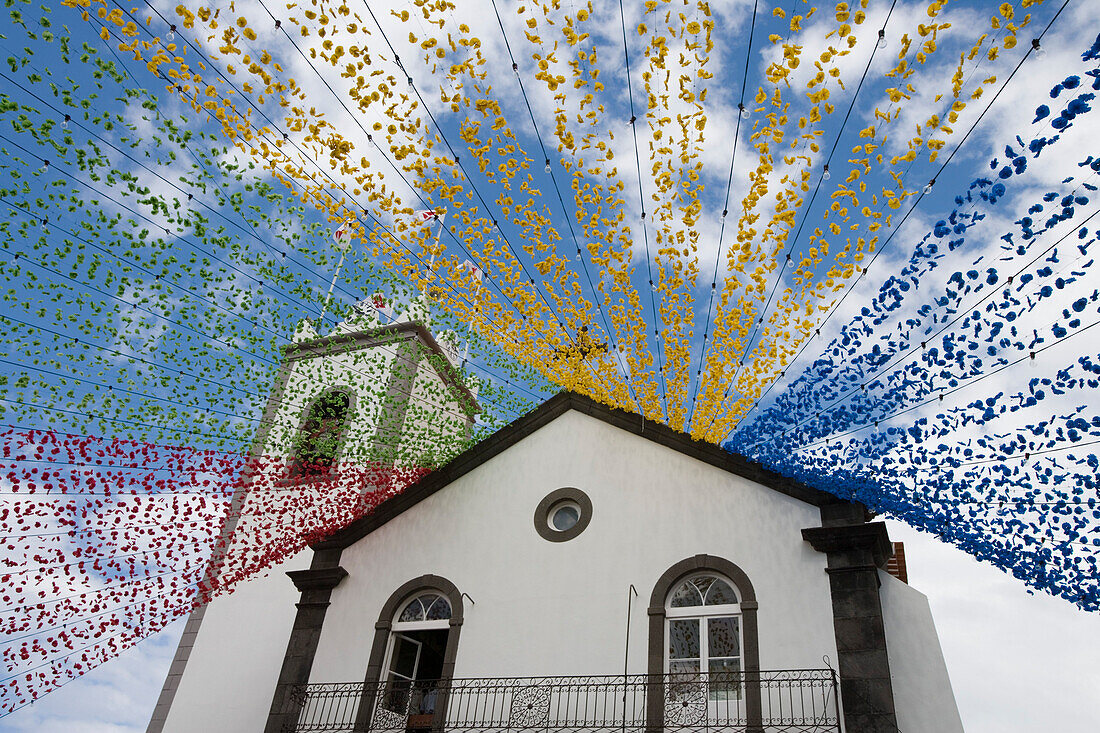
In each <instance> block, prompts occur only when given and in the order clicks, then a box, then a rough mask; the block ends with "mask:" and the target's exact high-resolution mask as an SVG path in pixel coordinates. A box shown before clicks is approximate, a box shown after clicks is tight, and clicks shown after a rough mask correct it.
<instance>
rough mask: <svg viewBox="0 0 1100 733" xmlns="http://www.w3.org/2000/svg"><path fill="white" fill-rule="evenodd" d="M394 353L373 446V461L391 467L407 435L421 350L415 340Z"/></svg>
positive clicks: (405, 342)
mask: <svg viewBox="0 0 1100 733" xmlns="http://www.w3.org/2000/svg"><path fill="white" fill-rule="evenodd" d="M393 353H394V356H393V367H392V368H391V369H390V373H389V381H388V382H387V383H386V393H385V395H384V396H383V397H382V405H381V408H380V409H379V410H378V424H377V427H376V428H375V431H374V440H373V444H372V445H371V458H372V459H375V460H379V461H380V462H381V463H383V464H384V465H387V466H392V465H394V463H395V462H396V461H397V454H398V452H399V451H400V449H401V436H402V435H403V434H404V432H405V431H404V428H405V416H406V415H407V414H408V412H409V400H411V399H412V393H413V387H414V385H415V383H416V374H417V372H418V371H419V370H420V349H419V344H418V343H417V341H416V339H415V338H406V339H404V340H402V341H399V342H397V343H396V344H395V345H394V351H393ZM364 488H365V489H367V490H370V489H371V487H364Z"/></svg>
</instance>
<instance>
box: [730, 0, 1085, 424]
mask: <svg viewBox="0 0 1100 733" xmlns="http://www.w3.org/2000/svg"><path fill="white" fill-rule="evenodd" d="M1069 2H1070V0H1064V2H1063V3H1062V6H1061V7H1060V8H1059V9H1058V11H1057V13H1055V15H1054V18H1052V19H1051V21H1050V23H1048V24H1047V26H1046V28H1045V29H1044V30H1043V31H1042V32H1041V33H1040V34H1039V36H1038V39H1037V40H1040V41H1041V40H1042V37H1043V35H1044V34H1046V32H1047V31H1048V30H1050V27H1051V25H1053V23H1054V21H1055V20H1056V19H1057V18H1058V15H1060V14H1061V12H1062V10H1064V9H1065V8H1066V6H1067V5H1068V4H1069ZM1033 50H1034V47H1029V48H1028V49H1027V50H1026V52H1025V53H1024V55H1023V56H1022V57H1021V58H1020V61H1019V62H1018V63H1017V64H1016V67H1015V68H1014V69H1013V70H1012V72H1011V73H1010V74H1009V75H1008V78H1007V79H1005V81H1004V83H1003V84H1001V86H1000V88H999V89H998V90H997V92H996V93H995V94H994V95H993V98H992V99H990V100H989V104H987V105H986V106H985V108H984V109H983V110H982V111H981V113H980V114H979V115H978V117H977V119H975V120H974V122H973V124H971V126H970V128H969V129H968V130H967V131H966V133H965V134H964V135H963V137H962V139H960V140H959V142H958V144H956V145H955V147H954V150H952V152H951V153H950V155H948V157H947V159H946V160H945V161H944V162H943V164H941V165H940V167H939V169H938V170H937V172H936V174H935V175H934V176H933V177H932V183H935V181H936V180H937V179H938V178H939V177H940V176H941V175H942V174H943V171H944V169H946V168H947V164H948V163H950V162H951V160H952V158H954V156H955V153H957V152H958V150H959V149H960V148H961V147H962V145H963V143H965V142H966V140H967V139H968V138H969V137H970V133H972V132H973V131H974V129H975V128H976V127H977V126H978V124H979V123H980V122H981V121H982V119H983V118H984V117H985V115H986V113H987V112H989V110H990V109H991V108H992V107H993V104H994V103H995V102H996V101H997V99H998V97H1000V95H1001V93H1002V92H1003V91H1004V90H1005V88H1007V87H1008V84H1009V83H1010V82H1011V81H1012V79H1013V77H1015V75H1016V72H1018V71H1019V70H1020V67H1022V66H1023V64H1024V62H1025V61H1026V60H1027V58H1028V56H1030V55H1031V53H1032V51H1033ZM924 197H925V193H924V189H922V190H921V191H920V192H919V193H918V194H917V196H916V198H915V200H914V201H913V204H912V206H910V207H909V210H908V211H906V212H905V215H904V216H903V217H902V218H901V221H899V222H898V224H897V225H896V226H895V227H893V229H892V231H891V232H890V235H889V236H888V237H887V238H886V240H885V241H884V242H883V243H882V245H880V246H879V247H877V248H876V249H875V253H874V255H872V257H871V260H870V261H869V262H868V263H867V264H866V265H865V266H864V267H862V268H861V269H860V271H859V274H858V275H857V276H856V278H855V279H854V280H852V281H851V282H850V283H847V284H846V285H845V286H844V292H843V293H842V294H841V297H840V299H839V301H836V302H834V303H833V304H832V305H831V306H830V308H829V310H828V312H827V313H826V314H825V318H824V320H822V321H821V322H820V323H819V324H818V325H817V330H816V332H817V333H820V332H821V329H822V328H824V326H825V325H826V324H827V323H828V322H829V320H830V319H831V318H832V317H833V315H835V314H836V313H837V312H838V310H839V308H840V306H841V305H842V304H843V303H844V301H845V300H846V299H847V297H848V295H850V294H851V293H852V292H853V290H854V289H855V286H856V285H857V284H858V283H859V281H860V280H862V279H863V277H864V276H865V275H866V274H867V271H868V270H869V269H870V268H871V265H873V264H874V262H875V260H877V259H878V257H879V255H881V254H882V252H883V250H885V249H886V246H887V245H888V244H889V243H890V241H891V240H893V238H894V236H895V235H896V234H897V233H898V232H899V231H900V230H901V227H902V225H903V224H904V223H905V221H906V220H907V219H908V218H909V216H910V215H911V214H912V213H913V211H914V210H915V209H916V208H917V206H918V205H919V204H920V202H921V200H923V199H924ZM811 341H812V339H809V338H807V339H806V340H805V341H803V343H802V346H801V347H800V348H799V350H798V352H797V353H795V355H794V356H793V357H792V358H791V360H790V361H789V362H787V367H786V369H789V368H790V367H791V365H792V364H794V363H795V362H796V361H797V360H798V358H799V357H800V356H801V355H802V354H803V353H804V352H805V351H806V348H807V347H808V346H809V344H810V343H811ZM786 369H785V370H784V371H786ZM777 381H778V380H772V382H771V384H769V385H768V388H767V390H766V391H765V392H764V393H763V394H761V395H760V397H758V398H757V399H756V400H755V401H754V403H753V405H752V406H750V408H749V409H748V410H747V411H746V413H745V415H744V416H742V418H741V419H740V420H739V421H738V423H737V424H735V425H734V426H732V427H731V428H730V430H729V431H728V432H727V433H726V438H728V437H729V435H730V434H731V433H732V432H733V431H734V430H736V429H737V425H738V424H741V423H743V422H744V421H745V420H746V419H747V418H748V416H749V414H750V413H751V412H752V411H753V410H754V409H756V407H757V406H758V405H760V404H761V403H762V401H763V399H764V397H766V396H767V394H768V392H770V391H771V389H772V387H773V386H774V385H775V384H776V382H777Z"/></svg>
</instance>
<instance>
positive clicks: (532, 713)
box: [283, 669, 840, 733]
mask: <svg viewBox="0 0 1100 733" xmlns="http://www.w3.org/2000/svg"><path fill="white" fill-rule="evenodd" d="M283 699H284V700H285V701H286V707H285V709H284V718H283V720H284V721H285V724H284V727H283V730H284V731H287V733H351V732H367V731H369V732H371V733H374V732H377V733H396V732H397V731H402V732H405V731H425V732H435V733H442V732H444V731H545V732H546V733H552V732H554V731H568V732H569V733H575V732H588V731H591V732H592V733H613V732H614V731H622V732H623V733H625V731H628V730H629V731H642V730H644V731H648V732H649V733H657V732H659V731H661V730H664V729H668V730H674V731H678V732H680V733H688V732H689V731H705V732H707V733H710V732H712V731H713V733H733V732H734V731H745V732H746V733H799V732H805V733H810V732H814V733H816V732H818V731H839V730H840V728H839V724H838V722H837V721H838V717H839V715H838V704H837V680H836V675H835V673H834V672H833V671H832V670H830V669H802V670H779V671H762V672H741V673H729V672H726V673H722V674H720V675H719V674H712V675H707V674H669V675H663V676H648V675H631V676H622V675H619V676H605V677H508V678H479V679H453V680H437V681H429V682H423V681H416V682H412V683H409V682H402V683H400V684H386V683H380V684H377V685H364V684H363V683H339V684H314V685H296V686H293V687H292V688H291V689H290V690H289V694H288V695H286V696H285V697H284V698H283Z"/></svg>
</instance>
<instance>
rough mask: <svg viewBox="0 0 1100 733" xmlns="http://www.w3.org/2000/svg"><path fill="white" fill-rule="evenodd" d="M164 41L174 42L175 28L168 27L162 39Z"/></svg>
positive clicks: (172, 26)
mask: <svg viewBox="0 0 1100 733" xmlns="http://www.w3.org/2000/svg"><path fill="white" fill-rule="evenodd" d="M164 40H166V41H168V42H169V43H171V42H172V41H174V40H176V26H174V25H171V26H168V34H167V35H166V36H165V37H164Z"/></svg>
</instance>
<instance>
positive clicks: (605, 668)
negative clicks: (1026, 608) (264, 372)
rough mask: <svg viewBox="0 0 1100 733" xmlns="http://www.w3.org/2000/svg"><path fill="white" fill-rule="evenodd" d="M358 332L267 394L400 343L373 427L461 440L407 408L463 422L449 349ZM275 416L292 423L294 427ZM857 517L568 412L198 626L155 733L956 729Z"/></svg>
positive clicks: (283, 569) (390, 506)
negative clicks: (426, 386) (428, 406)
mask: <svg viewBox="0 0 1100 733" xmlns="http://www.w3.org/2000/svg"><path fill="white" fill-rule="evenodd" d="M364 325H365V326H366V327H365V328H364V329H363V330H362V331H359V332H356V331H349V330H348V329H346V328H345V329H344V332H340V333H337V334H334V335H330V336H327V337H324V338H309V339H307V340H303V341H302V342H301V343H297V344H294V345H292V346H290V347H288V348H287V354H286V361H285V363H284V370H283V372H282V375H281V377H280V379H281V386H278V387H277V388H276V393H278V392H279V391H280V389H285V388H286V386H287V385H289V384H293V383H294V381H295V380H299V382H301V384H302V385H304V387H303V388H304V389H307V391H308V388H309V384H310V382H309V380H310V379H315V380H316V379H318V378H317V377H316V375H317V374H319V373H320V372H319V371H318V370H319V369H322V370H323V369H334V370H336V371H337V372H339V370H340V369H342V368H344V367H341V365H340V363H337V362H334V361H332V359H333V358H335V357H330V356H329V355H328V354H330V353H331V352H330V351H328V350H326V349H325V348H323V347H324V346H325V344H326V343H329V342H328V341H327V340H331V339H343V341H342V342H341V343H344V344H345V345H346V346H347V347H348V348H352V349H362V351H363V353H367V352H368V351H369V350H370V349H371V348H375V347H376V346H377V344H379V343H382V341H380V340H379V337H380V336H381V335H384V334H390V335H393V334H396V333H399V334H401V335H402V340H401V343H405V344H406V346H405V347H403V348H406V349H407V351H406V356H407V357H408V358H407V359H406V363H411V364H413V365H414V366H415V367H416V368H415V369H413V370H412V371H411V372H409V371H408V370H406V373H405V374H404V376H403V377H401V379H404V380H405V382H404V384H405V385H406V389H405V390H404V391H402V390H400V389H393V388H392V384H393V382H394V378H393V371H394V370H396V369H397V366H396V364H397V360H394V361H393V363H392V364H390V365H389V366H385V365H384V366H383V371H384V372H385V373H386V374H387V375H388V378H389V381H388V382H387V384H389V385H390V387H389V388H387V390H386V399H397V400H398V402H400V399H401V395H402V394H404V395H405V398H404V399H405V405H404V408H403V409H402V408H400V405H399V406H398V408H397V409H395V408H394V407H393V406H392V405H391V406H389V407H386V408H385V409H386V411H387V413H391V414H398V415H400V416H401V421H403V422H402V424H401V425H397V426H392V425H391V426H390V427H389V428H388V429H390V430H396V431H398V433H400V432H401V431H404V432H408V428H409V423H410V421H413V420H420V421H426V422H427V423H430V424H434V425H437V430H438V431H444V432H445V431H452V432H454V431H459V432H460V431H462V430H466V429H468V425H469V421H463V420H460V419H456V420H451V421H450V422H448V421H447V420H442V421H434V422H433V420H432V419H431V416H425V415H414V412H415V411H414V410H411V409H409V408H410V402H409V400H411V399H412V397H411V395H414V394H416V385H417V384H419V383H420V381H423V380H428V381H430V380H437V381H438V382H439V384H441V385H443V386H444V387H445V389H443V390H442V391H432V390H426V391H424V392H423V395H424V399H428V395H432V394H435V395H440V394H442V395H445V398H444V399H445V400H451V401H450V402H448V404H447V405H446V406H445V407H446V412H447V413H448V414H452V415H453V414H464V413H462V410H464V409H468V408H469V406H470V398H472V397H473V393H472V392H471V391H470V390H469V389H467V387H466V386H465V385H464V384H463V383H462V382H461V381H460V380H459V379H457V376H456V375H457V374H458V372H457V370H454V369H453V368H452V367H451V361H452V360H453V359H454V358H455V354H454V352H453V351H451V352H450V353H447V351H446V350H445V349H443V348H441V347H440V346H439V345H438V344H437V343H436V342H435V340H434V339H433V338H432V337H431V335H430V334H429V333H428V332H427V330H426V329H424V328H423V327H421V326H419V324H410V323H408V322H405V323H398V324H393V325H389V326H381V325H378V324H364ZM307 336H310V337H312V336H313V335H312V334H307ZM387 343H390V344H391V345H392V343H393V340H392V339H391V340H390V341H388V342H387ZM349 344H350V345H349ZM410 349H411V350H410ZM341 353H346V351H344V352H341ZM371 358H374V357H373V356H372V357H371ZM444 359H446V361H443V360H444ZM322 363H323V366H322ZM303 375H307V376H303ZM308 375H314V376H312V377H310V376H308ZM302 380H304V381H302ZM338 381H339V383H340V384H341V385H343V387H342V389H345V390H347V391H348V392H349V393H350V394H349V397H348V398H347V405H348V409H347V410H346V411H345V412H346V419H345V420H344V422H343V423H342V424H341V425H339V426H338V427H337V429H336V430H337V433H338V438H339V440H338V441H337V444H338V448H337V451H336V453H335V454H333V455H332V456H331V457H330V458H331V459H332V460H334V461H339V460H341V459H342V456H345V455H350V453H349V442H350V441H358V442H359V443H360V444H364V443H366V442H369V441H371V440H375V441H377V440H378V436H379V430H378V429H377V426H378V425H379V424H380V422H379V419H378V413H377V410H380V409H382V407H381V406H374V407H367V406H365V405H364V404H363V403H362V400H359V401H358V402H356V399H357V395H356V394H355V393H356V379H355V378H354V376H353V375H350V374H343V375H342V376H340V377H339V379H338ZM327 393H328V391H326V389H325V388H324V385H323V384H321V382H319V381H318V382H317V383H316V385H315V389H314V390H313V394H312V395H311V398H310V399H312V400H318V399H321V398H322V396H323V395H325V394H327ZM341 399H343V398H341ZM307 402H308V400H307ZM272 404H273V405H274V404H275V403H272ZM341 404H343V403H341ZM352 405H354V407H352ZM463 405H465V406H466V407H463ZM272 409H273V410H275V412H278V410H279V409H286V410H292V408H290V407H285V408H280V407H278V406H275V407H271V406H269V412H270V411H271V410H272ZM475 409H476V408H475ZM372 410H374V412H372ZM341 414H342V415H344V414H345V413H341ZM276 417H277V416H276ZM284 418H285V419H283V420H282V421H281V422H280V420H279V419H275V420H273V421H272V424H273V425H279V424H289V425H299V426H302V427H301V428H300V429H302V430H308V429H309V424H310V423H309V420H310V418H309V413H308V408H306V411H305V412H303V410H302V408H300V407H299V408H296V411H295V412H294V413H293V414H287V415H285V416H284ZM469 419H470V420H472V413H470V418H469ZM357 420H358V421H363V420H365V421H373V422H372V423H371V424H372V425H373V426H375V427H373V428H371V429H369V430H368V429H364V426H363V425H362V424H360V425H356V424H355V423H356V421H357ZM439 434H440V435H442V433H439ZM258 442H259V443H260V444H262V445H264V446H266V447H265V449H266V450H278V449H279V445H282V446H283V447H284V448H285V447H286V446H287V445H292V444H293V436H292V435H289V434H288V435H279V434H277V431H274V430H273V431H271V432H270V433H266V434H264V435H261V436H260V440H259V441H258ZM393 442H394V443H395V444H400V443H401V440H400V438H396V439H394V440H393ZM277 444H278V445H277ZM406 457H407V456H406ZM388 460H404V458H402V457H400V456H392V455H391V456H389V458H388ZM868 520H869V517H868V515H867V512H866V510H865V509H864V507H863V506H862V505H859V504H853V503H849V502H845V501H842V500H839V499H837V498H835V497H833V496H830V495H828V494H825V493H822V492H819V491H817V490H814V489H811V488H809V487H807V486H804V485H801V484H799V483H797V482H794V481H791V480H789V479H786V478H784V477H782V476H779V475H777V474H774V473H772V472H770V471H768V470H766V469H764V468H763V467H761V466H759V465H757V464H753V463H751V462H749V461H747V460H745V459H743V458H741V457H739V456H737V455H733V454H730V453H728V452H726V451H723V450H721V449H720V448H718V447H716V446H712V445H708V444H705V443H700V442H697V441H693V440H692V439H691V438H690V437H688V436H686V435H684V434H681V433H678V432H676V431H673V430H671V429H670V428H668V427H665V426H662V425H658V424H654V423H652V422H648V421H645V420H644V419H643V418H641V417H640V416H638V415H634V414H630V413H627V412H624V411H621V410H617V409H611V408H608V407H605V406H603V405H600V404H597V403H595V402H593V401H592V400H589V399H587V398H585V397H581V396H578V395H575V394H571V393H562V394H559V395H557V396H555V397H553V398H551V399H550V400H548V401H547V402H545V403H544V404H542V405H541V406H540V407H538V408H537V409H535V410H533V411H532V412H530V413H528V414H526V415H523V416H522V417H520V418H518V419H517V420H516V421H515V422H513V423H512V424H510V425H509V426H507V427H505V428H502V429H501V430H499V431H497V432H496V433H494V434H493V435H491V436H490V437H488V438H486V439H484V440H482V441H480V442H478V443H476V444H474V445H472V446H470V447H469V448H468V449H466V450H465V451H464V452H462V453H461V454H459V455H458V456H457V457H454V458H452V459H451V460H449V461H448V462H446V463H445V464H444V465H442V466H441V467H439V468H437V469H436V470H434V471H432V472H430V473H428V474H427V475H425V476H423V477H422V478H421V479H420V480H419V481H417V482H416V483H415V484H413V485H412V486H411V487H409V488H408V489H407V490H405V491H404V492H403V493H401V494H399V495H397V496H395V497H393V498H391V499H389V500H387V501H385V502H383V503H382V504H381V505H379V506H378V507H377V508H376V509H375V510H374V511H373V512H371V513H369V514H368V515H366V516H364V517H362V518H360V519H358V520H356V521H354V522H352V523H351V524H350V525H348V526H346V527H345V528H343V529H341V530H339V531H337V532H335V533H334V534H332V535H330V536H328V537H326V538H325V539H323V540H322V541H320V542H317V543H315V544H314V545H313V546H312V547H311V548H310V549H309V550H306V551H304V552H302V553H300V554H299V555H297V556H296V557H294V558H292V559H290V560H288V561H287V562H285V563H284V564H283V565H282V566H280V567H278V568H276V569H274V570H272V572H270V573H268V574H266V575H265V576H264V577H257V578H253V579H251V580H248V581H246V582H244V583H242V584H241V585H240V586H239V587H238V588H237V589H236V590H235V591H234V592H233V593H231V594H229V595H225V596H220V597H217V598H216V599H215V600H214V601H212V602H211V603H209V604H208V605H207V606H205V607H204V608H202V609H200V611H199V612H196V613H195V614H193V616H192V618H191V619H190V621H189V622H188V625H187V628H186V630H185V632H184V635H183V638H182V639H181V642H180V647H179V649H178V651H177V654H176V659H175V661H174V663H173V665H172V668H171V670H170V672H169V676H168V679H167V681H166V682H165V687H164V691H163V692H162V694H161V698H160V700H159V702H158V705H157V708H156V710H155V711H154V714H153V719H152V721H151V723H150V725H149V731H151V732H153V733H158V732H160V731H165V732H168V733H183V732H191V731H204V732H207V731H209V732H217V731H225V732H227V733H228V732H234V733H237V732H252V731H254V732H255V733H260V732H261V731H266V732H267V733H280V732H283V731H286V732H287V733H305V732H306V731H332V732H334V733H335V732H337V731H385V732H386V733H397V732H404V731H425V732H428V731H431V732H432V733H435V732H436V731H439V732H442V731H475V730H476V731H505V730H507V731H513V730H531V731H606V732H607V733H612V731H623V732H624V733H625V731H626V730H628V729H629V730H634V731H639V730H642V729H644V730H645V731H647V733H658V732H659V731H662V730H665V729H669V730H673V731H679V730H691V731H704V730H706V731H746V732H762V731H769V732H771V731H828V730H832V731H848V733H861V732H863V731H875V732H877V731H891V732H896V731H899V730H900V731H904V732H905V733H919V732H921V731H924V732H927V733H932V732H935V733H950V732H952V731H961V730H962V724H961V722H960V719H959V714H958V710H957V707H956V704H955V700H954V696H953V693H952V690H951V685H950V682H949V679H948V674H947V669H946V666H945V664H944V660H943V656H942V653H941V651H940V645H939V641H938V637H937V635H936V630H935V627H934V625H933V621H932V616H931V613H930V611H929V608H928V603H927V600H926V598H925V597H924V596H923V595H922V594H920V593H919V592H918V591H916V590H915V589H913V588H911V587H909V586H908V585H907V584H906V583H904V582H902V581H901V580H899V579H898V578H896V577H894V576H893V575H891V574H889V573H888V572H886V570H885V569H884V568H885V567H886V563H887V561H888V560H889V559H890V557H891V554H892V545H891V543H890V542H889V540H888V538H887V534H886V529H885V526H884V525H883V524H882V523H881V522H874V521H868Z"/></svg>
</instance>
